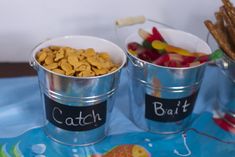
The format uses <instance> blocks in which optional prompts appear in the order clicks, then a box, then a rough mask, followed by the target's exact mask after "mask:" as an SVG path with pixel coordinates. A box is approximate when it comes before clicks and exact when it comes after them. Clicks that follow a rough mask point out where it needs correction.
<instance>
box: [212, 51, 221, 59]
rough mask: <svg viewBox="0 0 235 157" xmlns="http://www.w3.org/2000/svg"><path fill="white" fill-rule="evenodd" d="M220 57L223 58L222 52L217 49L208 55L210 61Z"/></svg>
mask: <svg viewBox="0 0 235 157" xmlns="http://www.w3.org/2000/svg"><path fill="white" fill-rule="evenodd" d="M222 57H223V51H222V50H220V49H217V50H215V51H214V52H213V53H212V54H211V55H210V60H217V59H220V58H222Z"/></svg>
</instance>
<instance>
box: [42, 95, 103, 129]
mask: <svg viewBox="0 0 235 157" xmlns="http://www.w3.org/2000/svg"><path fill="white" fill-rule="evenodd" d="M44 98H45V109H46V118H47V120H48V121H49V122H51V123H52V124H54V125H55V126H57V127H59V128H61V129H64V130H69V131H86V130H91V129H95V128H98V127H100V126H102V125H103V124H104V123H105V122H106V111H107V110H106V108H107V103H106V101H104V102H102V103H99V104H94V105H91V106H68V105H64V104H61V103H58V102H56V101H54V100H52V99H50V98H49V97H48V96H46V95H44Z"/></svg>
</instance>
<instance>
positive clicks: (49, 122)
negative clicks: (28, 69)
mask: <svg viewBox="0 0 235 157" xmlns="http://www.w3.org/2000/svg"><path fill="white" fill-rule="evenodd" d="M51 45H56V46H67V47H72V48H77V49H87V48H94V49H95V50H96V51H97V52H107V53H109V54H110V56H111V58H112V60H113V62H114V63H116V64H119V65H120V67H119V68H118V69H117V70H116V71H113V72H112V73H109V74H106V75H102V76H96V77H80V78H78V77H73V76H65V75H60V74H57V73H54V72H52V71H49V70H47V69H45V68H44V67H43V66H41V65H40V64H39V63H38V62H37V60H36V58H35V55H36V53H37V52H38V51H39V50H40V49H42V48H45V47H48V46H51ZM125 62H126V55H125V53H124V52H123V50H122V49H121V48H119V47H118V46H117V45H115V44H113V43H111V42H109V41H107V40H104V39H101V38H96V37H89V36H65V37H59V38H55V39H51V40H47V41H45V42H43V43H41V44H40V45H38V46H37V47H36V48H35V49H34V50H33V52H32V60H31V62H30V64H31V65H32V66H33V67H34V68H35V69H36V70H37V73H38V80H39V86H40V90H41V94H42V100H43V103H44V111H45V115H44V117H45V125H44V130H45V133H46V134H47V135H48V136H49V137H50V138H52V139H53V140H55V141H57V142H60V143H63V144H68V145H88V144H93V143H95V142H98V141H100V140H101V139H103V138H104V137H105V135H106V131H107V128H108V126H109V117H110V113H111V111H112V108H113V105H114V99H115V92H116V90H117V89H118V85H119V80H120V71H121V69H122V67H123V66H124V64H125Z"/></svg>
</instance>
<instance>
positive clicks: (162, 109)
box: [145, 92, 198, 122]
mask: <svg viewBox="0 0 235 157" xmlns="http://www.w3.org/2000/svg"><path fill="white" fill-rule="evenodd" d="M197 95H198V92H195V93H193V94H192V95H190V96H188V97H183V98H179V99H163V98H158V97H154V96H152V95H148V94H145V118H147V119H149V120H153V121H159V122H176V121H179V120H182V119H184V118H186V117H188V116H189V115H190V114H191V113H192V111H193V108H194V104H195V101H196V98H197Z"/></svg>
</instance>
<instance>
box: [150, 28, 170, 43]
mask: <svg viewBox="0 0 235 157" xmlns="http://www.w3.org/2000/svg"><path fill="white" fill-rule="evenodd" d="M146 40H147V41H148V42H150V43H151V42H153V41H154V40H160V41H162V42H166V41H165V40H164V38H163V37H162V35H161V33H160V32H159V31H158V30H157V28H156V27H153V28H152V34H151V35H150V36H149V37H148V38H147V39H146Z"/></svg>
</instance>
